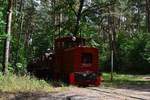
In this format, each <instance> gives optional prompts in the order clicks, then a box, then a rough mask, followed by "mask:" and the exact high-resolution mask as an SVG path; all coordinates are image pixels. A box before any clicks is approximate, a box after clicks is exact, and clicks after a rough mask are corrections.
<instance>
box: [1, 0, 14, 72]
mask: <svg viewBox="0 0 150 100" xmlns="http://www.w3.org/2000/svg"><path fill="white" fill-rule="evenodd" d="M12 7H13V0H8V15H7V21H6V23H7V26H6V33H7V38H6V46H5V57H4V66H3V74H7V73H8V64H9V50H10V39H11V21H12Z"/></svg>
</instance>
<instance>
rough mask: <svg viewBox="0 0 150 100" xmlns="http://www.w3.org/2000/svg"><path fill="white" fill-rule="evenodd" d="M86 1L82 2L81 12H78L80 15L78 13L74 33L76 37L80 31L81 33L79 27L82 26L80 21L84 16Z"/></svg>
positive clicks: (82, 0)
mask: <svg viewBox="0 0 150 100" xmlns="http://www.w3.org/2000/svg"><path fill="white" fill-rule="evenodd" d="M84 1H85V0H80V6H79V10H78V13H77V16H76V17H77V19H76V25H75V30H74V32H73V34H74V35H75V36H76V35H77V34H78V31H79V27H80V26H79V25H80V20H81V15H82V9H83V6H84Z"/></svg>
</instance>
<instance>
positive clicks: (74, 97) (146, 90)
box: [0, 85, 150, 100]
mask: <svg viewBox="0 0 150 100" xmlns="http://www.w3.org/2000/svg"><path fill="white" fill-rule="evenodd" d="M2 96H3V98H2ZM4 97H5V98H4ZM0 99H5V100H150V85H149V86H138V87H137V86H128V87H122V88H110V87H87V88H78V87H71V88H70V90H69V91H65V92H62V93H38V92H37V93H18V94H10V93H3V94H2V93H1V94H0Z"/></svg>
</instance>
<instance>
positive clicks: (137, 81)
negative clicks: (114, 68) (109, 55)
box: [102, 73, 150, 87]
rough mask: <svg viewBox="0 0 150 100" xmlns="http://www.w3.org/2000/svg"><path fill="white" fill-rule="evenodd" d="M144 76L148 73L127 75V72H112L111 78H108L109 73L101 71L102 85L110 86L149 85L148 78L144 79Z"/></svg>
mask: <svg viewBox="0 0 150 100" xmlns="http://www.w3.org/2000/svg"><path fill="white" fill-rule="evenodd" d="M145 77H149V78H150V75H128V74H116V73H114V74H113V80H112V81H111V80H110V73H103V78H104V82H103V83H102V84H103V86H111V87H118V86H122V85H136V86H139V85H140V86H141V85H145V86H147V85H149V86H150V79H145Z"/></svg>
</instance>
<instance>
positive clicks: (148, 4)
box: [146, 0, 150, 33]
mask: <svg viewBox="0 0 150 100" xmlns="http://www.w3.org/2000/svg"><path fill="white" fill-rule="evenodd" d="M146 14H147V15H146V18H147V20H146V22H147V31H148V32H149V33H150V0H146Z"/></svg>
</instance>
